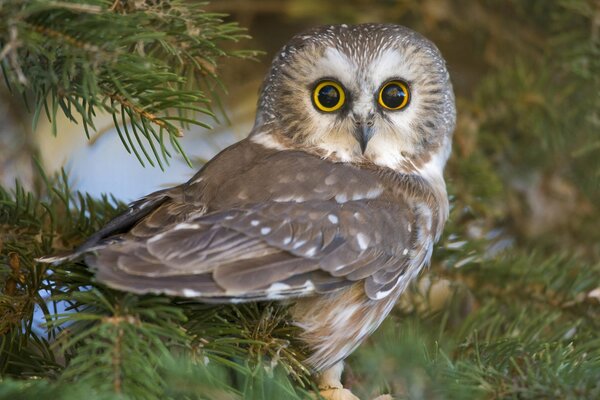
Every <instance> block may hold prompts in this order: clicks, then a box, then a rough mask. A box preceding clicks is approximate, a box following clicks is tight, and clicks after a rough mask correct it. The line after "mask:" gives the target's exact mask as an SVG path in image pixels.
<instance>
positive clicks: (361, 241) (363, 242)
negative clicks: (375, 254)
mask: <svg viewBox="0 0 600 400" xmlns="http://www.w3.org/2000/svg"><path fill="white" fill-rule="evenodd" d="M356 242H357V243H358V247H360V249H361V250H366V249H367V247H369V238H368V237H367V236H366V235H365V234H364V233H359V234H357V235H356Z"/></svg>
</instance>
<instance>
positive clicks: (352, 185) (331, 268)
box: [43, 24, 456, 398]
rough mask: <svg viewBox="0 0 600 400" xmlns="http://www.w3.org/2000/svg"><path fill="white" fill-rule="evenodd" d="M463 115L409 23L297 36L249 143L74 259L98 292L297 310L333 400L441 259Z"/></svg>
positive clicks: (133, 214)
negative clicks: (375, 337)
mask: <svg viewBox="0 0 600 400" xmlns="http://www.w3.org/2000/svg"><path fill="white" fill-rule="evenodd" d="M455 119H456V112H455V104H454V95H453V92H452V85H451V83H450V79H449V76H448V71H447V69H446V65H445V62H444V59H443V58H442V56H441V55H440V52H439V51H438V49H437V48H436V47H435V45H433V44H432V43H431V42H430V41H428V40H427V39H425V38H424V37H423V36H421V35H419V34H418V33H416V32H413V31H411V30H409V29H407V28H405V27H402V26H397V25H379V24H365V25H356V26H348V25H337V26H325V27H320V28H316V29H313V30H311V31H308V32H306V33H302V34H300V35H297V36H295V37H294V38H292V40H291V41H290V42H289V43H288V44H287V45H286V46H285V47H284V48H283V49H282V50H281V51H280V52H279V54H278V55H277V56H276V57H275V59H274V61H273V64H272V66H271V69H270V71H269V74H268V75H267V77H266V79H265V81H264V84H263V87H262V91H261V94H260V100H259V103H258V112H257V115H256V122H255V125H254V128H253V129H252V132H251V133H250V135H249V137H248V138H247V139H244V140H242V141H240V142H238V143H236V144H234V145H232V146H231V147H229V148H227V149H225V150H223V151H222V152H221V153H220V154H218V155H217V156H216V157H215V158H213V159H212V160H211V161H210V162H208V163H207V164H206V165H205V166H204V167H203V168H202V169H201V170H200V171H199V172H198V173H197V174H196V175H195V176H194V177H193V178H192V179H190V180H189V181H188V182H186V183H184V184H182V185H179V186H176V187H173V188H171V189H167V190H161V191H158V192H155V193H152V194H150V195H148V196H146V197H144V198H143V199H141V200H139V201H136V202H134V203H133V204H131V206H130V208H129V209H128V210H127V211H126V212H124V213H123V214H122V215H120V216H118V217H116V218H115V219H114V220H112V221H111V222H109V223H108V225H107V226H105V227H104V228H103V229H101V230H100V231H99V232H97V233H96V234H94V235H93V236H92V237H90V238H89V240H88V241H86V242H85V243H84V244H83V245H82V246H80V247H79V248H78V249H76V250H75V251H74V252H73V253H72V254H69V255H67V256H59V257H48V258H45V259H44V260H43V261H45V262H59V261H62V260H65V259H72V258H75V257H78V256H79V255H81V254H84V253H85V254H87V256H86V258H85V259H86V262H87V263H88V264H89V265H91V266H92V267H93V268H94V269H95V270H96V278H97V279H98V281H100V282H103V283H105V284H107V285H108V286H110V287H113V288H117V289H121V290H125V291H130V292H135V293H164V294H167V295H172V296H182V297H189V298H194V299H198V300H199V301H203V302H214V303H227V302H244V301H262V300H288V299H294V302H295V303H294V306H293V307H292V317H293V319H294V322H295V323H296V324H297V325H298V326H300V327H301V328H302V329H303V333H302V339H303V340H304V341H305V342H306V343H307V344H308V346H309V347H310V349H311V350H312V353H311V355H310V357H309V358H308V360H307V362H308V364H309V365H310V366H311V367H312V368H313V370H314V371H315V373H318V374H319V376H320V378H321V386H322V388H323V389H324V392H323V393H324V394H326V395H327V396H329V397H330V398H334V397H335V396H337V397H336V398H354V396H352V395H351V394H350V393H349V392H347V391H345V390H344V389H342V388H341V384H340V375H341V371H342V367H341V366H342V362H343V360H344V359H345V358H346V357H347V356H348V355H349V354H350V353H351V352H352V351H353V350H354V349H355V348H356V347H357V346H358V345H359V344H360V343H361V342H362V341H363V340H364V339H365V338H367V337H368V336H369V334H371V333H372V332H373V331H374V330H375V329H376V328H377V327H378V326H379V325H380V324H381V322H382V321H383V319H384V318H385V317H386V316H387V315H388V313H389V312H390V310H391V309H392V307H393V306H394V304H395V303H396V300H397V299H398V297H399V296H400V295H401V294H402V292H403V291H404V290H405V289H406V287H407V285H408V284H409V283H410V282H411V281H412V280H413V279H414V278H415V277H416V276H417V274H418V273H419V272H420V271H421V270H422V269H423V267H424V266H425V265H426V264H427V263H428V262H429V259H430V257H431V252H432V248H433V244H434V242H435V241H436V240H437V239H438V237H439V236H440V234H441V232H442V229H443V226H444V222H445V220H446V218H447V215H448V200H447V195H446V187H445V183H444V178H443V169H444V165H445V163H446V160H447V158H448V156H449V154H450V149H451V137H452V132H453V130H454V126H455Z"/></svg>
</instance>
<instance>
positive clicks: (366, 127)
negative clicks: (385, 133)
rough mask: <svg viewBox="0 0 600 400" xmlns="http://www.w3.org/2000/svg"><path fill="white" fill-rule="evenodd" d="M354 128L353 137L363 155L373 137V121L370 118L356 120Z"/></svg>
mask: <svg viewBox="0 0 600 400" xmlns="http://www.w3.org/2000/svg"><path fill="white" fill-rule="evenodd" d="M354 126H355V128H354V137H355V138H356V140H357V141H358V144H359V145H360V151H361V152H362V154H365V151H366V150H367V145H368V144H369V140H371V138H372V137H373V120H372V119H370V118H368V119H357V120H356V122H355V123H354Z"/></svg>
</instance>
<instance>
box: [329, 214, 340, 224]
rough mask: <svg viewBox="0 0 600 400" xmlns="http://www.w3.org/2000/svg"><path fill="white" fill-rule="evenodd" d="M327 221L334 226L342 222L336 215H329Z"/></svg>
mask: <svg viewBox="0 0 600 400" xmlns="http://www.w3.org/2000/svg"><path fill="white" fill-rule="evenodd" d="M327 219H328V220H329V222H331V223H332V224H337V223H338V222H339V221H340V220H339V218H338V217H337V215H334V214H329V215H328V216H327Z"/></svg>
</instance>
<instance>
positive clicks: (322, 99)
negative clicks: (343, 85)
mask: <svg viewBox="0 0 600 400" xmlns="http://www.w3.org/2000/svg"><path fill="white" fill-rule="evenodd" d="M317 97H318V98H319V103H321V105H322V106H323V107H326V108H332V107H335V106H337V104H338V103H339V102H340V92H339V91H338V90H337V89H336V88H335V86H333V85H325V86H323V87H322V88H321V89H320V90H319V94H318V95H317Z"/></svg>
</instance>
